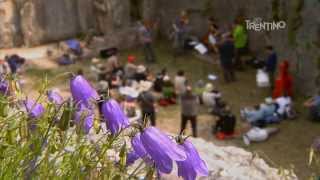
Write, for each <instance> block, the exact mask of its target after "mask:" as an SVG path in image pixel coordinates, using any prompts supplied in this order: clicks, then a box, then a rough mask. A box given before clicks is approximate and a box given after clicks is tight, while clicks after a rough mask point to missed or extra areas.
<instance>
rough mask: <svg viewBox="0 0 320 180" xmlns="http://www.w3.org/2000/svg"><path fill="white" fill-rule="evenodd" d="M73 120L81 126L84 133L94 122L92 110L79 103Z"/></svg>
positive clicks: (87, 131)
mask: <svg viewBox="0 0 320 180" xmlns="http://www.w3.org/2000/svg"><path fill="white" fill-rule="evenodd" d="M74 121H75V124H77V125H78V126H80V127H83V131H84V133H85V134H88V133H89V132H90V129H91V128H92V127H93V123H94V112H93V111H92V110H91V109H89V108H86V107H85V106H84V105H81V106H80V107H79V108H78V110H77V111H76V112H75V114H74Z"/></svg>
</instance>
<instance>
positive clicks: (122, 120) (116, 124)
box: [102, 99, 129, 135]
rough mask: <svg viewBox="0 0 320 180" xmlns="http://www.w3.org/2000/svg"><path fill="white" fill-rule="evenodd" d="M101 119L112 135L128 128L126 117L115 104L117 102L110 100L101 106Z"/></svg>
mask: <svg viewBox="0 0 320 180" xmlns="http://www.w3.org/2000/svg"><path fill="white" fill-rule="evenodd" d="M102 113H103V117H104V119H105V121H106V123H107V127H108V129H109V130H110V131H111V133H112V134H113V135H115V134H117V133H119V132H120V131H121V130H122V129H125V128H127V127H128V126H129V120H128V117H127V116H126V115H125V114H124V111H123V110H122V108H121V107H120V105H119V104H118V103H117V101H115V100H113V99H110V100H108V101H106V102H104V103H103V105H102Z"/></svg>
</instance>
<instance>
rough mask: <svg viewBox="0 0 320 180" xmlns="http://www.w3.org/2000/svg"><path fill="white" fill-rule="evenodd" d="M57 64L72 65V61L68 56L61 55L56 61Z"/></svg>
mask: <svg viewBox="0 0 320 180" xmlns="http://www.w3.org/2000/svg"><path fill="white" fill-rule="evenodd" d="M58 64H59V65H60V66H67V65H70V64H74V61H73V60H72V59H71V57H70V55H69V54H63V55H62V56H61V57H60V58H59V59H58Z"/></svg>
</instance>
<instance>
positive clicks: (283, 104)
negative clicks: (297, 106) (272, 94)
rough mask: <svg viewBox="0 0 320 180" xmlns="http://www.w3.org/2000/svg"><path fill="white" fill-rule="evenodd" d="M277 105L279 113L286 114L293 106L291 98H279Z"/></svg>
mask: <svg viewBox="0 0 320 180" xmlns="http://www.w3.org/2000/svg"><path fill="white" fill-rule="evenodd" d="M276 103H277V104H278V105H279V109H278V111H277V112H278V113H279V114H284V113H285V112H286V111H287V108H289V107H290V106H291V103H292V101H291V98H290V97H279V98H277V99H276Z"/></svg>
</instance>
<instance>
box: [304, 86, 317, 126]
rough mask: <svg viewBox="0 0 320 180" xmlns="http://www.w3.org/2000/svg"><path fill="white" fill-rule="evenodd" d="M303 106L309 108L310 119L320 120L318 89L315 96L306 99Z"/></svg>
mask: <svg viewBox="0 0 320 180" xmlns="http://www.w3.org/2000/svg"><path fill="white" fill-rule="evenodd" d="M304 106H305V107H307V108H308V109H309V113H310V114H309V115H310V119H311V120H312V121H318V122H320V91H319V92H318V94H317V95H316V96H314V97H312V98H310V99H308V100H307V101H306V102H305V103H304Z"/></svg>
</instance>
